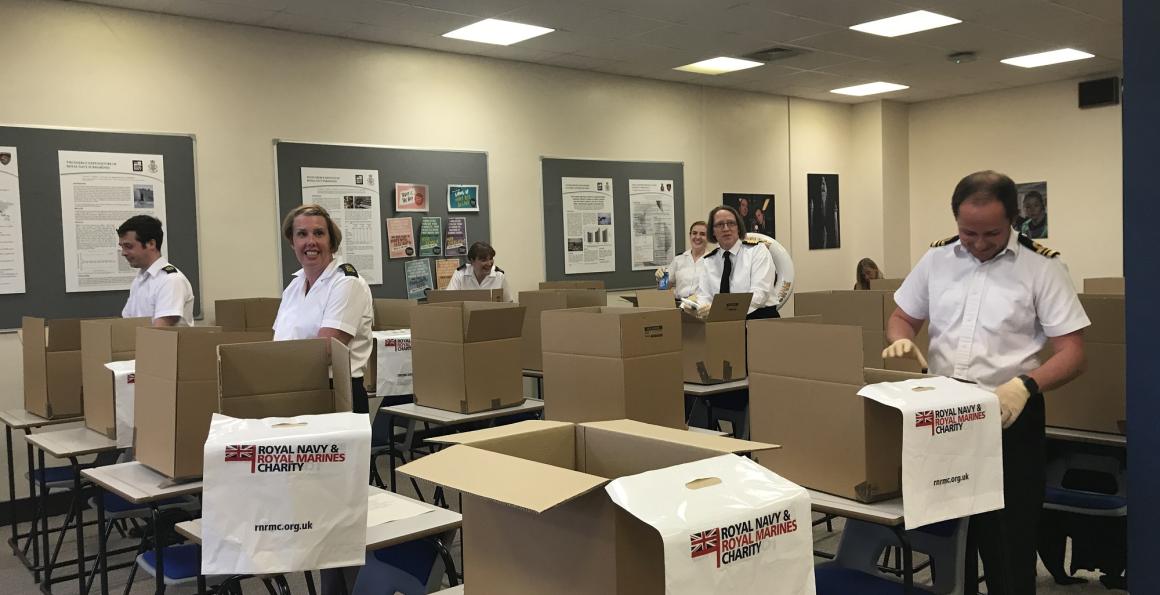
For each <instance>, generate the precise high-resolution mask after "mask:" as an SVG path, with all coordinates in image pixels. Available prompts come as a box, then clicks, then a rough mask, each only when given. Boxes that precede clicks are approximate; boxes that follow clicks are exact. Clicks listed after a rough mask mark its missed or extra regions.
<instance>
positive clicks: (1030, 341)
mask: <svg viewBox="0 0 1160 595" xmlns="http://www.w3.org/2000/svg"><path fill="white" fill-rule="evenodd" d="M1025 241H1026V242H1027V243H1028V244H1031V242H1030V240H1025ZM939 244H942V242H939ZM894 300H895V301H896V302H897V303H898V307H899V308H901V309H902V311H903V312H905V313H906V314H908V315H909V316H910V317H911V318H916V319H919V320H929V321H930V357H929V358H928V361H929V363H930V371H931V373H933V374H939V375H942V376H951V377H954V378H959V379H962V380H970V381H972V382H977V383H979V384H980V385H981V386H983V387H984V388H987V389H989V390H993V389H994V388H995V387H998V386H1000V385H1002V384H1003V383H1005V382H1007V381H1009V380H1011V379H1012V378H1015V377H1016V376H1018V375H1020V374H1026V373H1028V372H1031V371H1033V370H1035V369H1036V368H1038V367H1039V365H1040V362H1039V352H1040V350H1042V349H1043V347H1044V345H1046V343H1047V340H1048V337H1059V336H1062V335H1066V334H1068V333H1072V332H1075V331H1078V330H1080V329H1082V328H1085V327H1087V326H1089V325H1090V324H1091V321H1090V320H1088V317H1087V314H1086V313H1085V312H1084V310H1083V306H1082V305H1080V303H1079V298H1078V297H1076V293H1075V287H1074V286H1073V285H1072V282H1071V277H1070V275H1069V274H1068V272H1067V269H1066V267H1065V266H1064V264H1063V263H1062V262H1060V260H1059V258H1054V257H1048V256H1044V255H1041V254H1039V253H1037V252H1036V249H1035V248H1033V247H1030V246H1028V245H1024V244H1023V243H1021V242H1020V240H1019V238H1018V234H1016V233H1015V232H1012V233H1011V237H1010V239H1009V240H1008V241H1007V246H1006V247H1005V248H1004V249H1003V251H1002V252H1000V253H999V254H998V255H997V256H995V257H994V258H992V259H991V260H988V261H987V262H979V260H978V259H976V258H975V257H974V256H972V255H971V253H970V252H969V251H968V250H967V249H966V248H965V247H963V246H962V244H960V243H959V242H958V241H957V238H955V239H953V241H948V242H947V243H946V245H942V246H938V247H934V248H931V249H930V250H929V251H927V253H926V254H925V255H924V256H923V257H922V259H921V260H919V261H918V265H916V266H915V267H914V270H913V271H911V273H910V275H908V276H907V277H906V281H904V282H903V283H902V286H901V287H900V288H899V289H898V291H897V292H896V293H895V294H894Z"/></svg>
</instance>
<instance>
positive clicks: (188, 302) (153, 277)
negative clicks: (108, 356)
mask: <svg viewBox="0 0 1160 595" xmlns="http://www.w3.org/2000/svg"><path fill="white" fill-rule="evenodd" d="M144 316H148V317H149V318H151V319H153V320H157V319H158V318H164V317H166V316H180V317H181V320H180V321H178V323H177V324H178V325H180V326H193V286H191V285H190V284H189V279H186V278H185V275H184V274H182V272H181V271H179V270H177V267H175V266H173V265H171V264H169V261H168V260H167V259H166V258H165V257H164V256H163V257H161V258H158V259H157V260H155V261H153V264H151V265H149V268H147V269H141V270H140V271H138V272H137V276H136V277H134V278H133V283H132V284H131V285H130V286H129V301H127V302H125V308H124V309H122V310H121V317H122V318H138V317H144Z"/></svg>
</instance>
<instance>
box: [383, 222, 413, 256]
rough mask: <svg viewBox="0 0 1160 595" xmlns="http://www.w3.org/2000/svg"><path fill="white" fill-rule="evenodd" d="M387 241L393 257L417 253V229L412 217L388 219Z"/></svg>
mask: <svg viewBox="0 0 1160 595" xmlns="http://www.w3.org/2000/svg"><path fill="white" fill-rule="evenodd" d="M387 243H388V244H390V257H391V258H411V257H412V256H414V255H415V229H414V228H413V227H411V218H410V217H391V218H390V219H387Z"/></svg>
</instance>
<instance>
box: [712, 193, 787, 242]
mask: <svg viewBox="0 0 1160 595" xmlns="http://www.w3.org/2000/svg"><path fill="white" fill-rule="evenodd" d="M721 204H723V205H725V206H729V207H733V208H735V209H737V212H738V213H740V214H741V221H743V222H744V223H745V230H746V231H752V232H754V233H759V234H762V235H767V236H769V237H771V238H774V239H776V236H775V235H774V233H775V232H776V230H777V225H776V223H775V221H774V200H773V195H772V194H735V193H732V192H726V193H724V194H722V195H721Z"/></svg>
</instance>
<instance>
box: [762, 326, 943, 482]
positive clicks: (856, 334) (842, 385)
mask: <svg viewBox="0 0 1160 595" xmlns="http://www.w3.org/2000/svg"><path fill="white" fill-rule="evenodd" d="M861 335H862V329H860V328H858V327H856V326H850V325H833V324H812V323H804V322H803V323H798V324H786V323H785V322H782V321H778V320H759V321H752V322H751V323H750V324H749V426H750V434H751V435H752V436H753V438H754V439H755V440H763V439H768V438H770V437H772V436H776V437H777V440H778V443H779V444H781V445H782V447H783V449H782V450H779V451H777V452H775V453H760V454H759V455H758V459H757V460H758V462H759V463H761V464H762V465H764V466H765V467H768V468H769V469H771V470H773V471H774V472H776V473H778V474H780V475H782V476H783V477H785V478H786V479H789V480H790V481H792V482H794V483H797V484H800V485H802V486H805V487H808V488H812V489H815V490H820V491H823V492H827V493H830V494H834V495H837V496H841V497H844V498H851V499H855V500H859V501H862V502H874V501H877V500H884V499H888V498H892V497H895V496H897V495H898V494H900V493H901V489H902V480H901V476H902V475H901V474H902V415H901V414H900V413H899V411H898V410H897V409H894V408H891V407H886V406H884V405H881V404H879V403H877V402H875V401H873V400H870V399H864V398H862V397H860V396H858V394H857V393H858V391H859V390H860V389H861V388H862V387H863V386H865V385H866V384H873V383H877V382H896V381H899V380H906V379H909V378H917V377H921V376H920V375H918V374H911V373H907V372H897V371H887V370H874V369H870V368H865V367H864V366H863V363H862V360H863V347H862V341H861V338H862V337H861Z"/></svg>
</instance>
